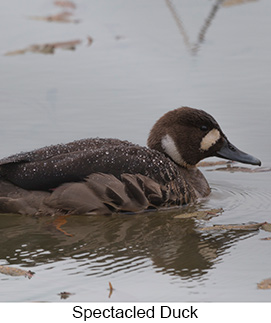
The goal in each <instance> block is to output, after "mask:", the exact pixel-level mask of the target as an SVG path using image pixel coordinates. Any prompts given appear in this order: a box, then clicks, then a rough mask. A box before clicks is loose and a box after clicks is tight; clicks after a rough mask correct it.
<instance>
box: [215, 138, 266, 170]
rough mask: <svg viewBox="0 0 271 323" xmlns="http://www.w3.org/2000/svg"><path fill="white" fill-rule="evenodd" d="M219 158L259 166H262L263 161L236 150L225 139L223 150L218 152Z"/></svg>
mask: <svg viewBox="0 0 271 323" xmlns="http://www.w3.org/2000/svg"><path fill="white" fill-rule="evenodd" d="M216 155H217V157H221V158H225V159H229V160H234V161H237V162H240V163H244V164H251V165H258V166H261V161H260V160H259V159H258V158H255V157H253V156H251V155H249V154H247V153H244V152H243V151H241V150H239V149H238V148H236V147H235V146H234V145H232V144H231V143H230V142H229V141H228V140H226V139H224V144H223V146H222V148H221V149H220V150H219V151H217V153H216Z"/></svg>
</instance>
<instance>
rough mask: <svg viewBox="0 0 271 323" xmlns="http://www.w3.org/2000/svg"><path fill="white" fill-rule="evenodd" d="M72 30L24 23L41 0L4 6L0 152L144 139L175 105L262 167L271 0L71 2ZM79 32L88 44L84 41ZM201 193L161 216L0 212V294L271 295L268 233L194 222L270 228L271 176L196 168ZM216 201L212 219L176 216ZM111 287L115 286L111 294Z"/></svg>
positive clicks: (23, 297)
mask: <svg viewBox="0 0 271 323" xmlns="http://www.w3.org/2000/svg"><path fill="white" fill-rule="evenodd" d="M76 4H77V8H76V9H75V10H74V11H73V12H74V16H75V17H76V18H78V19H80V22H79V23H77V24H72V23H70V24H68V23H54V22H44V21H36V20H31V19H29V18H28V17H29V16H46V15H49V14H55V13H59V12H61V11H62V10H61V8H57V7H56V6H54V4H53V1H45V0H24V1H22V0H15V1H12V2H10V1H7V0H3V1H2V6H1V7H2V8H1V12H0V16H1V19H0V30H1V31H0V33H1V42H0V53H1V56H0V69H1V77H0V101H1V109H0V137H1V140H0V157H5V156H7V155H10V154H13V153H17V152H20V151H28V150H32V149H35V148H38V147H42V146H45V145H50V144H55V143H60V142H63V143H65V142H69V141H72V140H75V139H80V138H87V137H97V136H99V137H115V138H120V139H127V140H130V141H132V142H134V143H138V144H141V145H145V143H146V139H147V136H148V132H149V130H150V128H151V126H152V125H153V123H154V122H155V121H156V120H157V119H158V118H159V117H160V116H161V115H162V114H164V113H165V112H167V111H168V110H171V109H174V108H177V107H179V106H184V105H187V106H191V107H195V108H201V109H204V110H206V111H207V112H208V113H210V114H212V115H213V116H214V117H215V118H216V120H217V121H218V122H219V124H220V125H221V127H222V129H223V131H224V132H225V133H226V135H227V136H228V138H229V139H230V141H231V142H232V143H233V144H235V145H236V146H237V147H239V148H241V149H242V150H244V151H246V152H248V153H251V154H253V155H254V156H256V157H258V158H259V159H261V160H262V163H263V166H265V167H270V166H271V153H270V133H271V131H270V117H271V111H270V102H271V77H270V72H271V70H270V66H271V42H270V31H271V20H270V13H271V3H270V1H268V0H259V1H247V2H245V3H243V4H239V5H232V6H228V7H226V6H223V3H222V2H221V1H214V0H212V1H207V0H192V1H191V0H180V1H173V0H172V1H165V0H164V1H162V0H160V1H159V0H149V1H143V0H136V1H132V0H125V1H124V0H111V1H105V0H92V1H83V0H79V1H76ZM87 36H90V37H92V38H93V43H92V44H91V45H90V46H88V44H87ZM74 39H82V40H83V43H82V44H81V45H79V46H77V48H76V50H75V51H70V50H61V49H58V50H56V52H55V53H54V54H51V55H50V54H47V55H45V54H38V53H26V54H24V55H15V56H5V55H4V54H5V53H6V52H9V51H14V50H17V49H22V48H25V47H27V46H29V45H31V44H44V43H47V42H58V41H69V40H74ZM202 171H203V172H204V175H205V176H206V178H207V179H208V181H209V183H210V185H211V187H212V193H211V195H210V196H209V197H208V199H206V200H204V201H200V202H199V203H198V204H196V205H194V206H190V207H186V208H182V209H180V210H175V211H172V212H160V213H158V212H155V213H149V214H143V215H136V216H131V215H121V216H110V217H98V216H95V217H86V216H78V217H75V216H73V217H69V218H67V223H66V224H64V225H63V226H62V227H61V228H63V229H64V230H65V231H66V232H68V233H70V234H73V237H69V236H66V235H65V234H64V233H63V232H60V231H59V230H57V229H56V223H57V222H56V221H57V219H55V218H49V217H41V218H40V217H39V218H33V217H28V216H20V215H1V218H0V246H1V248H0V265H8V266H12V267H15V268H23V269H26V270H29V269H30V270H32V271H34V272H35V273H36V274H35V275H34V277H33V278H32V279H30V280H28V279H27V278H24V277H12V276H6V275H3V274H1V275H0V286H1V294H0V301H60V296H59V295H58V294H59V293H60V292H64V291H66V292H70V293H73V295H71V296H70V297H69V298H68V299H66V300H61V301H73V302H76V301H182V302H184V301H256V302H257V301H264V302H265V301H271V291H270V290H259V289H257V283H259V282H260V281H261V280H263V279H265V278H270V277H271V252H270V250H271V249H270V243H271V242H270V240H269V241H268V240H261V239H262V238H265V237H269V236H270V233H268V232H265V231H262V230H260V231H257V232H232V231H230V232H224V231H223V232H215V233H214V232H207V233H202V232H199V231H197V230H196V229H197V227H199V226H209V225H213V224H232V223H239V224H240V223H249V222H264V221H268V222H271V214H270V204H271V188H270V177H271V175H270V173H268V172H267V173H241V172H236V173H229V172H219V171H213V172H209V171H208V169H205V168H204V169H202ZM211 208H223V210H224V212H223V213H222V214H221V215H219V216H217V217H213V218H211V219H210V220H208V221H207V220H195V219H189V220H182V219H176V218H174V216H175V215H176V214H180V213H182V212H187V211H195V210H204V209H211ZM109 281H110V282H111V283H112V285H113V287H114V291H113V293H112V295H111V297H110V298H109V291H108V284H109Z"/></svg>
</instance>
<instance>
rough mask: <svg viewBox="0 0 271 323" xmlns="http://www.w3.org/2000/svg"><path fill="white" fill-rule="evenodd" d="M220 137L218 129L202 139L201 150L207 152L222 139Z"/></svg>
mask: <svg viewBox="0 0 271 323" xmlns="http://www.w3.org/2000/svg"><path fill="white" fill-rule="evenodd" d="M220 137H221V135H220V132H219V131H218V130H217V129H212V130H211V131H209V132H208V133H207V135H205V136H204V137H203V138H202V140H201V143H200V149H201V150H203V151H207V150H208V149H210V148H211V147H212V146H213V145H214V144H215V143H216V142H217V141H218V140H219V139H220Z"/></svg>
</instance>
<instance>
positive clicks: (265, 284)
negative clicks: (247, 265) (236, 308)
mask: <svg viewBox="0 0 271 323" xmlns="http://www.w3.org/2000/svg"><path fill="white" fill-rule="evenodd" d="M257 287H258V289H271V278H267V279H264V280H262V281H261V282H260V283H258V284H257Z"/></svg>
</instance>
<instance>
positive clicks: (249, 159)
mask: <svg viewBox="0 0 271 323" xmlns="http://www.w3.org/2000/svg"><path fill="white" fill-rule="evenodd" d="M147 144H148V146H149V148H151V149H155V150H158V151H161V152H163V153H164V154H166V155H168V156H169V157H170V158H171V159H172V160H173V161H174V162H175V163H177V164H179V165H180V166H182V167H186V168H187V167H192V166H195V165H196V164H197V163H198V162H199V161H201V160H202V159H204V158H207V157H211V156H217V157H221V158H225V159H229V160H234V161H238V162H241V163H245V164H251V165H259V166H260V165H261V162H260V160H259V159H257V158H255V157H253V156H251V155H249V154H246V153H244V152H242V151H241V150H239V149H238V148H236V147H235V146H234V145H232V144H231V143H230V142H229V140H228V139H227V137H226V136H225V135H224V133H223V132H222V130H221V128H220V126H219V125H218V123H217V122H216V121H215V119H214V118H213V117H212V116H211V115H209V114H208V113H206V112H204V111H202V110H198V109H192V108H189V107H182V108H179V109H175V110H172V111H169V112H167V113H166V114H165V115H164V116H162V117H161V118H160V119H159V120H158V121H157V122H156V123H155V125H154V126H153V128H152V129H151V131H150V135H149V138H148V142H147Z"/></svg>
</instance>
